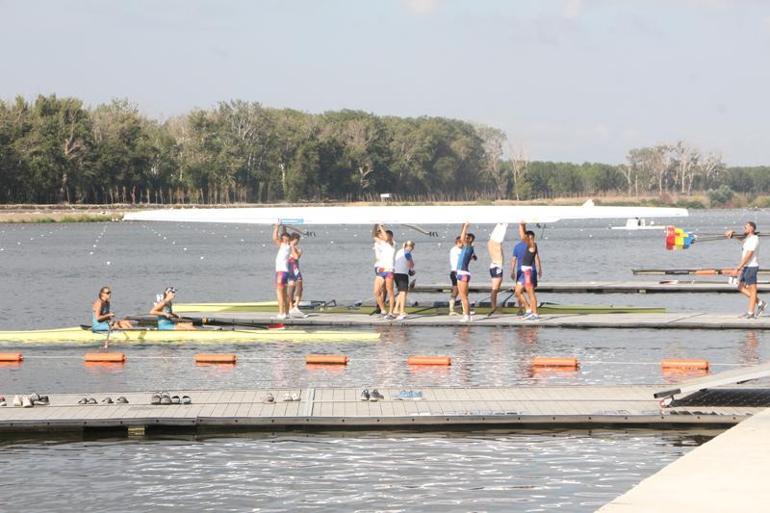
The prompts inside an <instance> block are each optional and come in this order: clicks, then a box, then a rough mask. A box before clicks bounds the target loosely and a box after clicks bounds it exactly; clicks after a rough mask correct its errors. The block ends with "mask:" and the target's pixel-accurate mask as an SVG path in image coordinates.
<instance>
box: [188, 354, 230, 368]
mask: <svg viewBox="0 0 770 513" xmlns="http://www.w3.org/2000/svg"><path fill="white" fill-rule="evenodd" d="M235 360H236V356H235V355H234V354H232V353H198V354H196V355H195V363H229V364H233V365H234V364H235Z"/></svg>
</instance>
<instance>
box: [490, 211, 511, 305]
mask: <svg viewBox="0 0 770 513" xmlns="http://www.w3.org/2000/svg"><path fill="white" fill-rule="evenodd" d="M507 229H508V223H497V225H496V226H495V228H494V229H493V230H492V233H490V234H489V242H487V251H489V259H490V263H489V277H490V278H491V280H492V283H491V285H492V292H491V293H490V294H489V301H490V303H491V307H492V308H491V310H490V311H489V315H492V314H493V313H495V310H497V294H498V292H500V285H502V283H503V262H504V261H505V259H504V258H503V240H504V239H505V232H506V230H507Z"/></svg>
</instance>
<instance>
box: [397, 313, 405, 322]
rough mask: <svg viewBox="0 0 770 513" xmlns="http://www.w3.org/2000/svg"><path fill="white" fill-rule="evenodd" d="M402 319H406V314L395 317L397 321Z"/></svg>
mask: <svg viewBox="0 0 770 513" xmlns="http://www.w3.org/2000/svg"><path fill="white" fill-rule="evenodd" d="M404 319H406V314H401V315H399V316H398V317H396V320H397V321H403V320H404Z"/></svg>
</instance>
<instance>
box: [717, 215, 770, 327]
mask: <svg viewBox="0 0 770 513" xmlns="http://www.w3.org/2000/svg"><path fill="white" fill-rule="evenodd" d="M725 237H727V238H728V239H732V238H734V237H735V230H728V231H727V232H725ZM737 239H739V241H740V239H743V247H742V253H741V261H740V263H739V264H738V267H737V268H736V269H735V273H736V275H737V276H739V278H738V292H740V293H741V294H743V295H744V296H746V297H748V298H749V305H748V309H747V311H746V313H745V314H743V315H742V316H741V317H742V318H743V319H756V318H757V317H759V316H760V315H761V314H762V312H764V311H765V308H767V303H766V302H765V301H763V300H761V299H759V297H758V296H757V273H758V271H759V259H758V258H757V257H758V256H759V236H758V232H757V225H756V223H754V222H753V221H749V222H747V223H746V224H745V225H743V237H737Z"/></svg>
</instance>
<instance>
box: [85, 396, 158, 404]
mask: <svg viewBox="0 0 770 513" xmlns="http://www.w3.org/2000/svg"><path fill="white" fill-rule="evenodd" d="M153 397H155V396H153ZM78 404H88V398H87V397H84V398H83V399H81V400H80V401H78ZM152 404H156V403H152ZM157 404H160V396H158V403H157Z"/></svg>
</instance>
